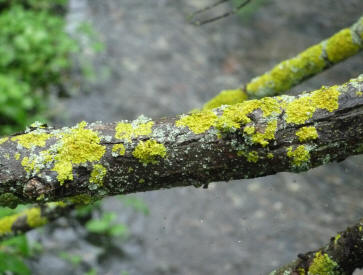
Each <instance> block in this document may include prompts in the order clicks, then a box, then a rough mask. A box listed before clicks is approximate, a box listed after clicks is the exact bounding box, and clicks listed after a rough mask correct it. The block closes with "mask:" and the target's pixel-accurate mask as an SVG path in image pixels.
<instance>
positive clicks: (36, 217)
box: [25, 207, 47, 228]
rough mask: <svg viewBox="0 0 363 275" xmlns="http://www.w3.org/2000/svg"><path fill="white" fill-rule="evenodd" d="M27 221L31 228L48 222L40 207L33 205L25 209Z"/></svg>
mask: <svg viewBox="0 0 363 275" xmlns="http://www.w3.org/2000/svg"><path fill="white" fill-rule="evenodd" d="M25 214H26V217H27V223H28V225H29V226H30V227H31V228H34V227H39V226H42V225H44V224H46V223H47V219H46V218H44V217H42V213H41V210H40V208H39V207H33V208H30V209H28V210H26V211H25Z"/></svg>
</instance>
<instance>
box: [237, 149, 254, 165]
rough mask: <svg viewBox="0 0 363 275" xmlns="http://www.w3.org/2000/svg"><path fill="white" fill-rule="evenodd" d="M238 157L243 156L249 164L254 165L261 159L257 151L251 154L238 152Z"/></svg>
mask: <svg viewBox="0 0 363 275" xmlns="http://www.w3.org/2000/svg"><path fill="white" fill-rule="evenodd" d="M237 156H239V157H241V156H243V157H245V158H246V159H247V161H248V162H252V163H256V162H257V161H258V159H259V156H258V152H257V151H250V152H245V151H238V152H237Z"/></svg>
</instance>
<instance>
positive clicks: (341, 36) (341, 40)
mask: <svg viewBox="0 0 363 275" xmlns="http://www.w3.org/2000/svg"><path fill="white" fill-rule="evenodd" d="M359 48H360V47H359V44H358V43H356V42H355V41H354V39H353V36H352V30H350V29H348V28H347V29H343V30H341V31H340V32H338V33H336V34H335V35H333V36H332V37H331V38H329V39H328V41H327V42H326V48H325V50H326V53H327V56H328V59H329V61H331V62H333V63H337V62H339V61H341V60H343V59H346V58H348V57H350V56H352V55H354V54H356V53H357V52H358V51H359Z"/></svg>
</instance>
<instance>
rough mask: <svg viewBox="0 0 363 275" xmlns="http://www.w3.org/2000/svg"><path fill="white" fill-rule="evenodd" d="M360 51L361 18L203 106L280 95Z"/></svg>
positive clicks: (362, 25) (362, 34)
mask: <svg viewBox="0 0 363 275" xmlns="http://www.w3.org/2000/svg"><path fill="white" fill-rule="evenodd" d="M362 49H363V17H361V18H359V19H358V20H357V22H356V23H355V24H353V25H352V26H351V27H350V28H345V29H342V30H340V31H339V32H337V33H336V34H334V35H333V36H331V37H330V38H328V39H326V40H324V41H322V42H320V43H319V44H316V45H313V46H311V47H310V48H308V49H306V50H305V51H303V52H301V53H300V54H298V55H297V56H295V57H293V58H291V59H287V60H285V61H282V62H281V63H279V64H277V65H276V66H275V67H273V68H272V69H271V70H270V71H268V72H266V73H264V74H262V75H260V76H258V77H256V78H254V79H252V80H251V81H250V82H249V83H247V84H246V85H245V86H244V87H243V88H241V89H238V90H227V91H222V92H221V93H220V94H219V95H217V96H216V97H214V98H213V99H211V100H210V101H209V102H207V103H206V104H205V105H204V107H203V108H204V109H212V108H216V107H219V106H221V105H222V104H235V103H238V102H242V101H243V100H245V99H246V98H247V97H248V98H262V97H265V96H276V95H279V94H282V93H284V92H286V91H288V90H289V89H291V88H292V87H294V86H296V85H298V84H299V83H301V82H303V81H304V80H306V79H307V78H310V77H312V76H314V75H316V74H318V73H320V72H322V71H323V70H326V69H329V68H330V67H331V66H333V65H334V64H337V63H339V62H342V61H344V60H346V59H347V58H349V57H351V56H354V55H356V54H357V53H359V52H360V51H361V50H362Z"/></svg>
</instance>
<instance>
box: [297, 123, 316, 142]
mask: <svg viewBox="0 0 363 275" xmlns="http://www.w3.org/2000/svg"><path fill="white" fill-rule="evenodd" d="M296 135H297V136H298V137H299V140H300V141H306V140H312V139H317V138H318V137H319V135H318V132H317V131H316V128H315V127H314V126H307V127H302V128H300V129H299V130H297V131H296Z"/></svg>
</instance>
